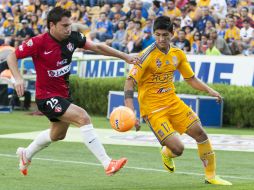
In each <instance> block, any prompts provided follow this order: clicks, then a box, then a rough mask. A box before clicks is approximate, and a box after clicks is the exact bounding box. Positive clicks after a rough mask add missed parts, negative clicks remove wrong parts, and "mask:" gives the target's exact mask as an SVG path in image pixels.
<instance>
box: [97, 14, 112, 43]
mask: <svg viewBox="0 0 254 190" xmlns="http://www.w3.org/2000/svg"><path fill="white" fill-rule="evenodd" d="M96 38H97V39H98V40H99V41H101V42H105V41H106V40H107V39H112V38H113V25H112V23H111V21H109V20H108V18H107V15H106V13H105V12H101V13H100V21H99V22H97V23H96Z"/></svg>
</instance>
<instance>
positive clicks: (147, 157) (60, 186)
mask: <svg viewBox="0 0 254 190" xmlns="http://www.w3.org/2000/svg"><path fill="white" fill-rule="evenodd" d="M92 119H93V122H94V123H95V125H96V126H103V127H106V128H109V124H108V121H107V120H106V119H105V118H103V117H92ZM47 125H48V121H47V119H46V118H45V117H32V116H28V115H24V113H23V112H14V113H12V114H0V134H7V133H17V132H30V131H38V130H43V129H46V128H47ZM143 129H144V130H148V129H147V127H145V126H143ZM208 132H209V133H226V134H243V135H253V134H254V132H253V130H232V129H208ZM30 142H31V141H30V140H21V139H1V138H0V163H1V166H0V190H84V189H87V190H91V189H95V190H97V189H99V190H100V189H130V190H134V189H137V190H138V189H139V190H143V189H144V190H148V189H155V190H158V189H172V190H185V189H186V190H187V189H188V190H189V189H194V190H212V189H213V190H222V189H223V190H224V189H230V190H252V189H254V169H253V168H254V167H253V166H254V164H253V160H254V153H253V152H233V151H216V155H217V173H218V174H219V175H220V176H222V177H224V178H225V179H227V180H229V181H231V182H232V183H233V186H228V187H226V186H225V187H224V186H213V185H207V184H204V176H203V168H202V163H201V161H200V160H199V158H198V154H197V150H191V149H186V150H185V151H184V154H183V155H182V156H181V157H180V158H177V159H175V163H176V169H177V170H176V173H174V174H170V173H167V172H166V171H164V170H163V167H162V164H161V160H160V154H159V150H158V148H154V147H139V146H120V145H105V148H106V150H107V152H108V154H109V155H110V156H112V157H113V158H120V157H122V156H125V157H127V158H128V164H127V165H126V167H125V168H123V170H121V171H120V172H119V173H117V174H116V175H114V176H112V177H108V176H106V175H105V173H104V170H103V168H102V166H100V164H99V163H98V161H97V160H96V159H95V157H94V156H93V155H92V154H91V153H90V152H89V151H88V150H87V148H86V147H84V145H83V144H82V143H71V142H57V143H53V144H52V145H50V147H49V148H47V149H45V150H43V151H41V152H40V153H39V154H37V155H36V156H35V158H34V159H33V161H32V165H31V168H30V170H29V174H28V176H26V177H24V176H22V175H21V174H20V173H19V171H18V161H17V158H16V157H15V151H16V148H17V147H19V146H27V145H28V144H29V143H30Z"/></svg>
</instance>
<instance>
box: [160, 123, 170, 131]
mask: <svg viewBox="0 0 254 190" xmlns="http://www.w3.org/2000/svg"><path fill="white" fill-rule="evenodd" d="M161 126H162V127H163V128H164V129H165V131H166V132H169V131H170V128H169V126H168V123H167V122H163V123H162V124H161Z"/></svg>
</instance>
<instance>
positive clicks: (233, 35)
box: [224, 17, 240, 43]
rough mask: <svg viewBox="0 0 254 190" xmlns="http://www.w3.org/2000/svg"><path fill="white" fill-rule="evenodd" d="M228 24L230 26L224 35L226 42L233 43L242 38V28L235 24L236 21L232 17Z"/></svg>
mask: <svg viewBox="0 0 254 190" xmlns="http://www.w3.org/2000/svg"><path fill="white" fill-rule="evenodd" d="M228 26H229V28H228V29H227V30H226V33H225V37H224V38H225V40H226V42H227V43H232V42H234V41H235V40H240V30H239V28H237V27H236V26H235V21H234V19H233V18H232V17H231V18H229V19H228Z"/></svg>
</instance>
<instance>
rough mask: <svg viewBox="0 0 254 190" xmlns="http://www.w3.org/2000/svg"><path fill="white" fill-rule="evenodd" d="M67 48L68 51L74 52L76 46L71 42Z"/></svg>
mask: <svg viewBox="0 0 254 190" xmlns="http://www.w3.org/2000/svg"><path fill="white" fill-rule="evenodd" d="M66 47H67V48H68V50H70V51H73V50H74V45H73V43H71V42H69V43H68V44H67V46H66Z"/></svg>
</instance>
